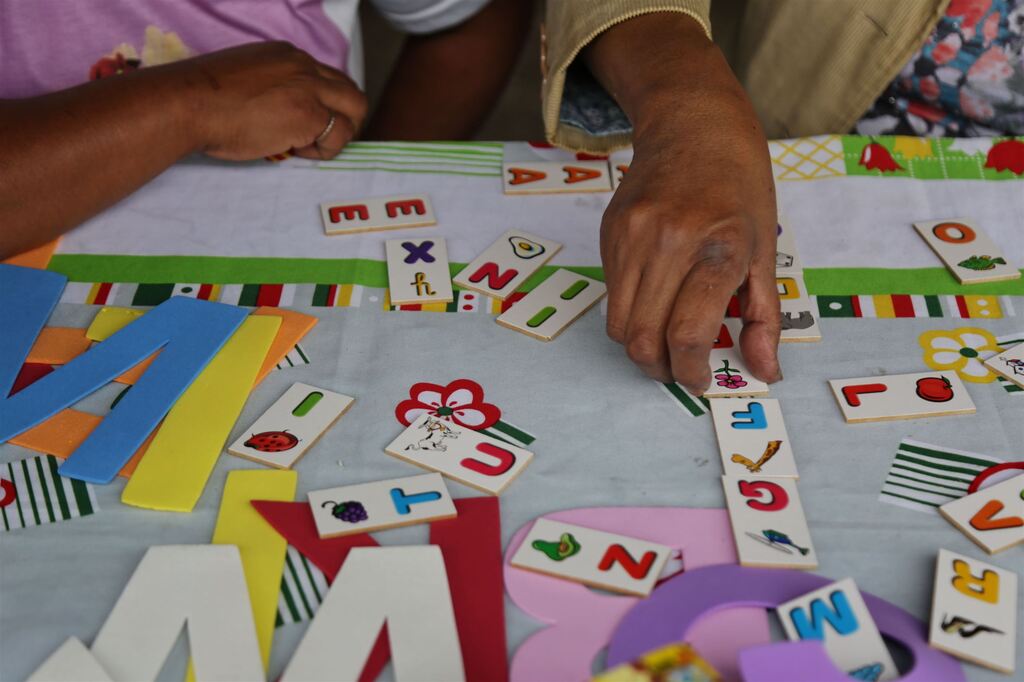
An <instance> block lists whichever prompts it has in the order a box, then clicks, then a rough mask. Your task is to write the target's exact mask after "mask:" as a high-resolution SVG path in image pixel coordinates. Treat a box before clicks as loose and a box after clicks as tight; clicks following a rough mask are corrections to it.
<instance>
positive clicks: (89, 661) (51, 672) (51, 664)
mask: <svg viewBox="0 0 1024 682" xmlns="http://www.w3.org/2000/svg"><path fill="white" fill-rule="evenodd" d="M26 682H114V681H113V680H111V679H110V675H108V674H107V671H106V670H104V669H103V666H101V665H100V662H99V661H97V660H96V657H95V656H93V655H92V652H91V651H89V650H88V649H86V648H85V645H84V644H82V641H81V640H80V639H78V638H77V637H68V638H67V640H65V642H64V643H63V644H61V645H60V647H58V648H57V650H56V651H54V652H53V653H52V654H50V657H49V658H47V659H46V660H45V661H43V664H42V665H41V666H39V667H38V668H36V671H35V672H34V673H32V675H30V676H29V678H28V680H27V681H26Z"/></svg>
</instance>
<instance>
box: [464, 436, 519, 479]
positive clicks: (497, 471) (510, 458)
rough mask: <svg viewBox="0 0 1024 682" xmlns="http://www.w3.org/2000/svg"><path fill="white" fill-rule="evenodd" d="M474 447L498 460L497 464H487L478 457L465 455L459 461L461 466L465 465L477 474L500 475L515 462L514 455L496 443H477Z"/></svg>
mask: <svg viewBox="0 0 1024 682" xmlns="http://www.w3.org/2000/svg"><path fill="white" fill-rule="evenodd" d="M476 449H477V450H478V451H479V452H482V453H484V454H485V455H490V456H491V457H495V458H497V460H498V463H497V464H487V463H486V462H481V461H480V460H478V459H473V458H472V457H467V458H466V459H464V460H462V461H461V462H459V464H461V465H462V466H464V467H466V468H467V469H469V470H470V471H475V472H477V473H478V474H483V475H485V476H501V475H502V474H503V473H505V472H506V471H508V470H509V469H511V468H512V465H513V464H515V463H516V456H515V455H513V454H512V453H511V452H509V451H508V450H506V449H504V448H499V447H498V446H497V445H492V444H491V443H477V446H476Z"/></svg>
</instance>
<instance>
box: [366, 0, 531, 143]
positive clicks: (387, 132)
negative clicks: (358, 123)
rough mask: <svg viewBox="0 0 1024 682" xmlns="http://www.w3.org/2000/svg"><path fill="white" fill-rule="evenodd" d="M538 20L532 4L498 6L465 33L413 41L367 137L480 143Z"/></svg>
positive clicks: (499, 1) (466, 25) (512, 1)
mask: <svg viewBox="0 0 1024 682" xmlns="http://www.w3.org/2000/svg"><path fill="white" fill-rule="evenodd" d="M532 13H533V2H532V1H531V0H492V1H491V2H490V3H489V4H488V5H487V6H486V7H484V9H483V10H481V11H480V12H478V13H477V14H476V15H474V16H473V17H471V18H470V19H468V20H466V21H464V22H463V23H461V24H459V25H458V26H455V27H453V28H450V29H448V30H445V31H440V32H438V33H432V34H428V35H414V36H410V37H408V38H407V39H406V40H405V43H404V44H403V46H402V53H401V54H400V55H399V58H398V62H397V63H396V65H395V68H394V70H393V71H392V73H391V76H390V78H389V79H388V83H387V86H386V87H385V89H384V93H383V95H382V96H381V101H380V104H379V106H378V108H377V111H376V112H375V113H374V115H373V116H372V117H371V120H370V123H369V125H368V126H367V132H366V137H368V138H370V139H376V140H458V139H466V138H469V137H472V135H473V133H474V132H475V131H476V129H477V128H478V127H479V126H480V125H481V124H482V123H483V121H484V119H485V118H486V116H487V114H488V113H489V112H490V110H491V107H492V106H493V104H494V102H495V101H496V100H497V98H498V96H499V95H501V91H502V90H503V89H504V87H505V82H506V81H507V80H508V76H509V74H510V73H511V71H512V68H513V67H514V66H515V63H516V59H517V57H518V56H519V50H520V48H521V47H522V45H523V38H524V36H525V35H526V31H527V29H528V28H529V26H530V18H531V16H532Z"/></svg>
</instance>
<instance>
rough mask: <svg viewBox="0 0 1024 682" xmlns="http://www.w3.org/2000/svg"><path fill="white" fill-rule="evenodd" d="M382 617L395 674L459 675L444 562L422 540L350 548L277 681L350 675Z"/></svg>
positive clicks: (422, 676)
mask: <svg viewBox="0 0 1024 682" xmlns="http://www.w3.org/2000/svg"><path fill="white" fill-rule="evenodd" d="M385 623H386V624H387V626H388V637H389V639H390V643H391V658H392V661H393V663H394V667H395V677H396V679H398V680H413V679H421V680H445V681H446V682H447V681H451V682H457V681H458V680H462V679H464V678H465V675H464V672H463V667H462V652H461V650H460V648H459V638H458V635H457V632H456V629H455V613H454V611H453V610H452V599H451V594H450V592H449V589H448V576H447V574H446V573H445V568H444V560H443V559H442V558H441V550H440V548H438V547H436V546H432V545H429V546H415V547H375V548H368V547H357V548H355V549H353V550H352V551H350V552H349V554H348V558H347V559H346V560H345V563H344V565H343V566H342V567H341V572H339V573H338V576H337V578H335V580H334V582H333V584H332V585H331V590H330V592H328V593H327V597H326V598H325V599H324V601H323V603H322V604H321V605H320V609H319V610H318V611H317V613H316V617H315V618H314V619H313V622H312V623H311V624H310V626H309V629H308V630H306V635H305V637H303V638H302V642H300V643H299V647H298V649H296V651H295V655H294V656H293V657H292V660H291V662H290V663H289V664H288V667H287V668H286V669H285V671H284V675H282V677H281V680H282V682H299V681H301V682H306V681H307V680H322V681H324V682H327V681H329V680H339V681H341V680H354V679H356V678H357V677H358V676H359V673H360V671H361V670H362V669H363V663H364V662H365V660H366V657H367V656H368V655H369V653H370V649H371V647H372V646H373V643H374V641H375V640H376V639H377V634H378V633H379V632H380V630H381V628H382V627H383V626H384V624H385Z"/></svg>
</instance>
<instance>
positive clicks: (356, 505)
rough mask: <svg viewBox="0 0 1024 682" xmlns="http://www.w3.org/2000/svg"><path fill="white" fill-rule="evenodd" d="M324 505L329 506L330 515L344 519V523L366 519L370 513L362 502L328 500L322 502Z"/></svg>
mask: <svg viewBox="0 0 1024 682" xmlns="http://www.w3.org/2000/svg"><path fill="white" fill-rule="evenodd" d="M323 506H324V507H330V508H331V516H333V517H334V518H336V519H338V520H339V521H344V522H345V523H359V522H360V521H366V520H367V519H368V518H370V515H369V514H367V513H366V507H364V506H363V503H362V502H355V501H349V502H333V501H331V500H328V501H327V502H324V504H323Z"/></svg>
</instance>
